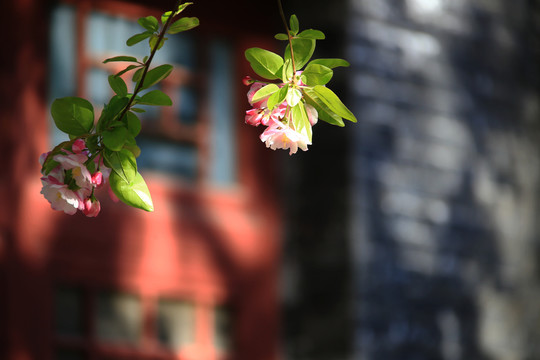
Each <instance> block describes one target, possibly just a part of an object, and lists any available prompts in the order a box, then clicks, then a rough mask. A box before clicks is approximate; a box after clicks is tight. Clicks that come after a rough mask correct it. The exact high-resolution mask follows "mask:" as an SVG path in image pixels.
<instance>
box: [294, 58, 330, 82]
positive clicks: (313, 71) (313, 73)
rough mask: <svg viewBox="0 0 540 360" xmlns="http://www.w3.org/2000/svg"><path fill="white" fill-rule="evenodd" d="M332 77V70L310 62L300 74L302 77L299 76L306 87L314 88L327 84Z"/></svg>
mask: <svg viewBox="0 0 540 360" xmlns="http://www.w3.org/2000/svg"><path fill="white" fill-rule="evenodd" d="M333 75H334V72H333V71H332V69H330V68H328V67H326V66H324V65H319V64H313V62H310V63H309V64H308V66H306V68H305V69H304V71H303V72H302V75H300V78H301V79H302V82H303V83H304V84H306V85H307V86H315V85H325V84H327V83H328V82H329V81H330V79H332V76H333Z"/></svg>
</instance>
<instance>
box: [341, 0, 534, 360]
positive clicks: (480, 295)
mask: <svg viewBox="0 0 540 360" xmlns="http://www.w3.org/2000/svg"><path fill="white" fill-rule="evenodd" d="M349 9H350V11H349V21H348V28H347V30H346V31H347V34H348V38H349V43H348V47H347V57H348V58H349V59H350V60H351V63H352V71H351V72H350V76H351V77H350V79H349V80H350V82H349V84H350V92H349V94H350V98H349V99H350V102H351V103H352V107H353V112H354V113H355V114H356V116H357V117H358V119H359V123H358V124H357V125H356V126H354V131H353V132H354V133H353V134H351V135H352V138H351V139H350V144H351V157H350V165H351V169H352V174H351V179H352V180H351V187H350V190H351V193H352V198H353V201H352V202H353V204H352V210H351V214H350V216H351V221H350V227H351V234H350V241H351V249H352V250H353V251H352V253H353V254H354V255H353V259H352V263H353V264H354V265H353V268H354V270H353V275H352V281H353V286H352V288H353V290H352V292H353V299H354V300H353V304H352V307H353V309H354V314H355V315H354V329H355V330H354V331H355V334H354V340H353V344H354V345H353V346H354V351H353V353H352V355H351V356H352V357H353V358H355V359H362V360H394V359H395V360H409V359H410V360H413V359H414V360H416V359H418V360H423V359H425V360H436V359H444V360H454V359H465V360H483V359H493V360H524V359H540V341H539V340H540V305H539V304H540V301H539V300H540V261H539V260H540V238H539V235H540V232H539V226H538V224H539V221H538V216H539V214H540V212H539V207H538V205H539V200H540V193H539V190H540V177H539V170H540V167H539V165H540V162H539V159H540V132H539V130H540V112H539V104H540V103H539V87H538V85H539V77H538V74H539V73H538V70H539V66H540V57H539V56H538V50H539V25H540V21H539V19H540V12H539V2H538V1H525V0H516V1H505V0H395V1H394V0H350V1H349ZM338 357H339V356H338Z"/></svg>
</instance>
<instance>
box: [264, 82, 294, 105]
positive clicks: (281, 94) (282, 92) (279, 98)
mask: <svg viewBox="0 0 540 360" xmlns="http://www.w3.org/2000/svg"><path fill="white" fill-rule="evenodd" d="M288 92H289V87H288V86H283V87H282V88H281V89H279V91H276V92H275V93H273V94H272V95H270V97H269V98H268V101H267V102H266V104H267V106H268V109H270V110H272V109H273V108H274V107H275V106H276V105H278V104H281V103H282V102H283V101H285V98H286V97H287V93H288Z"/></svg>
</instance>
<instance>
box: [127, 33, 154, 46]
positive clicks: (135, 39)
mask: <svg viewBox="0 0 540 360" xmlns="http://www.w3.org/2000/svg"><path fill="white" fill-rule="evenodd" d="M153 33H154V32H153V31H145V32H143V33H140V34H135V35H133V36H132V37H130V38H129V39H127V41H126V45H127V46H133V45H135V44H137V43H140V42H141V41H143V40H145V39H148V38H149V37H150V36H152V34H153Z"/></svg>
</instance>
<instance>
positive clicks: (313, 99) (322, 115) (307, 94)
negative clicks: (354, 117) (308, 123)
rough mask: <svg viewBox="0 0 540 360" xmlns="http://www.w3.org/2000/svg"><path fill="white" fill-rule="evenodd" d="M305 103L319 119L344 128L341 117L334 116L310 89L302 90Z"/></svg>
mask: <svg viewBox="0 0 540 360" xmlns="http://www.w3.org/2000/svg"><path fill="white" fill-rule="evenodd" d="M302 92H303V94H304V99H305V100H306V103H308V104H309V105H311V106H313V107H314V108H315V110H317V113H318V116H319V119H321V120H323V121H325V122H327V123H329V124H332V125H336V126H341V127H343V126H345V123H344V122H343V119H342V118H341V116H339V115H337V114H335V113H334V112H333V111H332V110H330V108H329V107H328V106H326V104H325V103H324V102H323V101H322V100H321V99H320V98H319V96H318V95H317V93H315V92H314V91H313V90H312V89H311V88H304V89H302Z"/></svg>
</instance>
